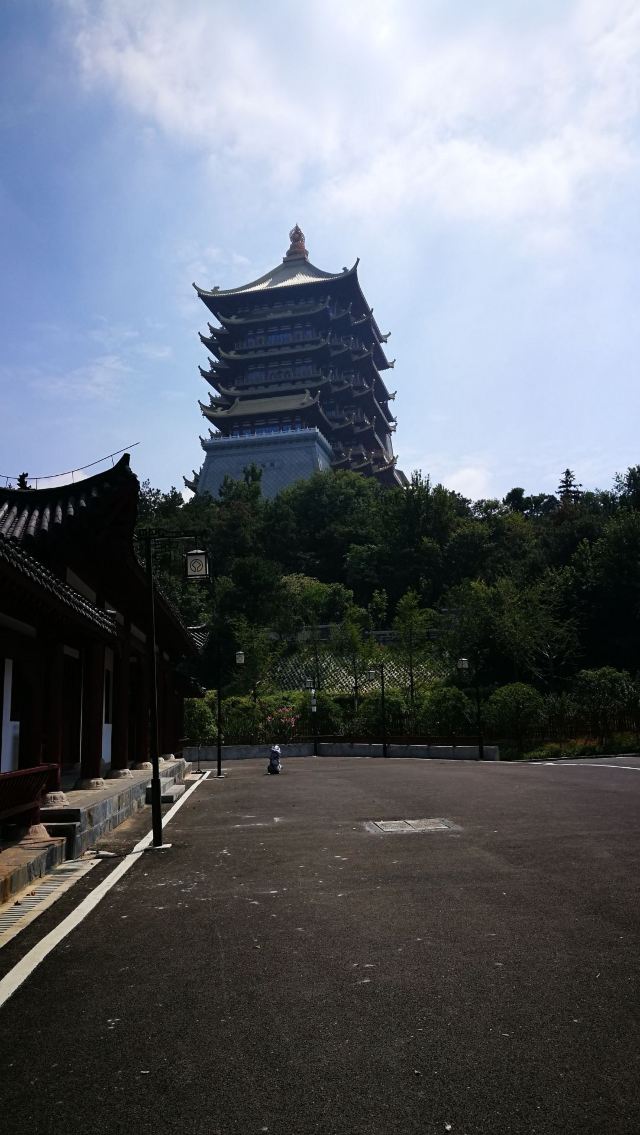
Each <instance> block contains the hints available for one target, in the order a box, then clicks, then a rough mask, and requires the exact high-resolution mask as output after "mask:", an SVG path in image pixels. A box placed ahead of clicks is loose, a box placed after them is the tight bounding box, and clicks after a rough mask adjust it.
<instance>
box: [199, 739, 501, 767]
mask: <svg viewBox="0 0 640 1135" xmlns="http://www.w3.org/2000/svg"><path fill="white" fill-rule="evenodd" d="M280 749H281V750H282V759H283V760H286V759H287V757H311V756H313V744H312V742H311V741H303V742H301V743H299V744H295V745H294V744H292V745H281V746H280ZM270 752H271V746H270V745H223V746H222V759H223V760H224V761H242V760H249V759H252V758H256V757H258V758H259V757H263V758H264V760H268V759H269V753H270ZM387 752H388V754H389V756H390V757H419V758H422V759H423V760H434V761H436V760H437V761H443V760H444V761H473V760H476V759H477V756H478V746H477V745H387ZM184 756H185V757H186V759H187V760H188V761H191V763H192V764H195V763H197V760H198V748H197V746H195V745H194V746H188V747H186V748H185V749H184ZM318 756H319V757H381V756H382V745H381V744H365V743H357V742H356V743H354V744H350V743H349V742H348V741H342V742H335V743H334V742H324V741H321V742H320V743H319V745H318ZM484 759H485V761H499V760H500V750H499V748H498V746H497V745H485V747H484ZM200 760H201V761H207V762H208V761H215V760H217V749H216V746H215V745H202V746H201V748H200Z"/></svg>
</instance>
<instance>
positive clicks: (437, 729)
mask: <svg viewBox="0 0 640 1135" xmlns="http://www.w3.org/2000/svg"><path fill="white" fill-rule="evenodd" d="M416 720H417V726H418V729H419V731H420V732H423V733H433V734H436V735H437V734H440V735H442V736H449V735H451V736H454V735H455V734H456V733H458V734H463V733H467V732H468V731H469V729H470V728H472V727H473V723H474V722H475V710H474V706H473V703H472V702H471V699H470V698H469V697H467V695H466V694H465V692H464V690H459V689H458V687H457V686H433V687H432V688H431V689H430V690H429V691H428V692H427V694H426V695H425V696H424V697H423V698H422V699H421V701H420V702H419V705H418V713H417V718H416Z"/></svg>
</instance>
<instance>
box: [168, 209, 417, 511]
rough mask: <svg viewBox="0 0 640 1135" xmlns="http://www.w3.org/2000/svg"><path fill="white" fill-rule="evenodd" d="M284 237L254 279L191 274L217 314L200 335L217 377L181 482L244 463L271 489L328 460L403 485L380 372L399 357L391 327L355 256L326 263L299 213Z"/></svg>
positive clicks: (236, 474)
mask: <svg viewBox="0 0 640 1135" xmlns="http://www.w3.org/2000/svg"><path fill="white" fill-rule="evenodd" d="M289 239H290V242H291V243H290V247H289V250H288V252H287V253H286V255H285V256H284V257H283V260H282V263H281V264H278V265H277V266H276V267H275V268H274V269H273V270H272V271H270V272H267V273H266V274H265V275H264V276H260V277H259V279H257V280H253V281H252V282H251V283H249V284H244V285H243V286H242V287H237V288H226V289H222V288H219V287H215V288H213V289H212V290H211V291H207V290H206V289H204V288H200V287H198V285H197V284H194V285H193V286H194V288H195V289H196V291H197V293H198V295H199V297H200V299H201V300H202V301H203V302H204V303H205V304H206V306H207V308H208V309H209V311H210V312H211V314H212V315H213V316H214V317H215V319H216V321H217V322H216V323H215V324H212V323H210V324H209V328H208V334H206V335H202V334H201V335H200V338H201V340H202V342H203V344H204V346H205V347H206V348H207V350H208V351H209V368H208V370H203V368H202V367H201V368H200V373H201V374H202V377H203V378H204V379H206V381H207V382H208V383H209V385H210V386H211V387H212V392H211V393H210V394H209V401H208V403H202V402H201V403H200V409H201V410H202V413H203V415H204V417H205V418H206V419H207V421H208V422H210V423H211V426H212V427H213V429H209V436H208V437H206V438H202V437H201V438H200V442H201V444H202V448H203V450H204V452H205V459H204V464H203V466H202V469H201V470H200V472H199V473H196V472H195V471H194V474H193V478H192V479H188V478H186V477H185V479H184V480H185V485H186V486H187V488H190V489H192V490H193V492H195V493H198V494H204V493H210V494H211V495H212V496H217V494H218V492H219V489H220V487H221V485H222V482H223V480H224V478H225V476H230V477H233V478H235V479H241V478H242V476H243V472H244V470H245V468H246V467H247V466H249V465H251V464H255V465H256V466H258V467H259V468H260V469H261V470H262V491H263V493H264V495H265V496H266V497H272V496H275V494H276V493H278V492H279V491H280V490H281V489H283V488H284V487H285V486H286V485H289V484H291V483H292V482H293V481H298V480H300V479H301V478H304V477H310V476H312V475H313V474H314V473H315V472H318V471H322V470H329V469H334V470H336V469H347V470H352V471H353V472H357V473H362V474H364V475H366V476H369V477H375V478H376V479H377V480H378V481H380V482H381V483H382V484H384V485H391V486H393V485H404V484H406V477H405V476H404V474H403V473H401V472H400V471H399V470H398V469H396V458H395V457H394V455H393V447H392V442H391V435H392V433H393V432H394V430H395V428H396V420H395V418H394V416H393V414H392V412H391V410H390V408H389V403H390V402H392V401H393V399H394V398H395V392H393V393H390V392H389V390H388V388H387V385H386V383H385V381H384V379H383V378H382V374H381V372H383V371H386V370H389V369H390V368H392V367H393V365H394V362H393V361H391V362H390V361H389V360H388V359H387V356H386V354H385V350H384V344H386V341H387V339H388V338H389V336H388V334H387V335H383V334H382V333H381V331H380V329H379V327H378V325H377V323H376V321H375V319H374V318H373V310H372V308H370V307H369V305H368V304H367V301H366V300H365V297H364V295H363V293H362V290H361V287H360V284H359V281H358V263H359V262H358V261H357V260H356V263H355V264H354V265H353V267H352V268H343V269H342V271H341V272H335V273H334V272H324V271H323V270H322V269H321V268H316V266H315V265H314V264H312V263H311V262H310V260H309V253H308V252H307V249H306V247H305V237H304V233H303V232H302V230H301V229H300V228H299V226H298V225H296V226H295V228H293V229H292V230H291V232H290V233H289Z"/></svg>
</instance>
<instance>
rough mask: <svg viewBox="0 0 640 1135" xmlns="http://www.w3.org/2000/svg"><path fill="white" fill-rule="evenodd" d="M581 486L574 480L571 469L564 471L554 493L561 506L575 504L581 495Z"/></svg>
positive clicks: (574, 476)
mask: <svg viewBox="0 0 640 1135" xmlns="http://www.w3.org/2000/svg"><path fill="white" fill-rule="evenodd" d="M581 489H582V485H581V484H579V483H578V481H577V480H576V475H575V473H574V472H573V469H565V471H564V473H563V474H562V476H561V478H560V484H559V485H558V488H557V489H556V492H557V494H558V496H559V498H560V500H561V501H562V504H563V505H570V504H575V503H576V501H578V500H579V499H580V497H581V495H582V493H581V491H580V490H581Z"/></svg>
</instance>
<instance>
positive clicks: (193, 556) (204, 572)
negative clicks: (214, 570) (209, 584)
mask: <svg viewBox="0 0 640 1135" xmlns="http://www.w3.org/2000/svg"><path fill="white" fill-rule="evenodd" d="M184 571H185V575H186V577H187V579H197V580H199V579H208V578H209V557H208V555H207V553H206V552H205V551H204V550H203V549H202V548H192V549H191V551H190V552H187V553H186V555H185V557H184Z"/></svg>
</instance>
